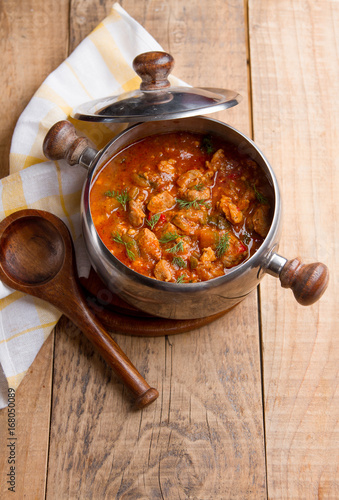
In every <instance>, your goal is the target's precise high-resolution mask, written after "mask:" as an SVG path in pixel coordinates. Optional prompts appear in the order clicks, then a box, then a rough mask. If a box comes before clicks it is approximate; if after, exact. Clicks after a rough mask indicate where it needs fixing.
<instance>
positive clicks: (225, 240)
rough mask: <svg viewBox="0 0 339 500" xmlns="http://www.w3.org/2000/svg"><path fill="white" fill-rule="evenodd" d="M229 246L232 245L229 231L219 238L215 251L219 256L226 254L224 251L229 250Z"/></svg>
mask: <svg viewBox="0 0 339 500" xmlns="http://www.w3.org/2000/svg"><path fill="white" fill-rule="evenodd" d="M229 246H230V237H229V234H228V233H225V234H223V235H222V236H221V237H220V238H219V241H218V244H217V248H216V252H215V253H216V255H217V257H221V256H222V255H224V253H225V252H226V251H227V250H228V247H229Z"/></svg>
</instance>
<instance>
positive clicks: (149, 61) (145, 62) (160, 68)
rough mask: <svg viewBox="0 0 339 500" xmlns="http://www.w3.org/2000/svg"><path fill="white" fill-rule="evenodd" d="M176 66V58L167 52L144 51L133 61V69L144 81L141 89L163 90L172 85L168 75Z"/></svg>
mask: <svg viewBox="0 0 339 500" xmlns="http://www.w3.org/2000/svg"><path fill="white" fill-rule="evenodd" d="M173 66H174V59H173V57H172V56H171V55H170V54H167V52H144V53H143V54H139V55H138V56H137V57H136V58H135V59H134V61H133V69H134V71H135V72H136V73H137V74H138V75H139V76H140V78H141V80H142V82H141V84H140V90H162V89H164V88H166V87H170V86H171V84H170V82H169V81H168V79H167V77H168V75H169V74H170V72H171V71H172V68H173Z"/></svg>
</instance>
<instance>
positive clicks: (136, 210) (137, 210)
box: [128, 200, 146, 227]
mask: <svg viewBox="0 0 339 500" xmlns="http://www.w3.org/2000/svg"><path fill="white" fill-rule="evenodd" d="M145 217H146V214H145V212H144V211H143V205H142V204H141V203H140V202H139V203H138V202H137V201H135V200H130V201H129V202H128V218H129V221H130V223H131V224H132V225H133V226H134V227H138V226H141V224H142V223H143V221H144V218H145Z"/></svg>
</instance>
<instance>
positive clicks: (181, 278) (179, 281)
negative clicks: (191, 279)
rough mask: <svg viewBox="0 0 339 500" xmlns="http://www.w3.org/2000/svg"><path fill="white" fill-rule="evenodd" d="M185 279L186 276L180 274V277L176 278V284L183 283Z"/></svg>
mask: <svg viewBox="0 0 339 500" xmlns="http://www.w3.org/2000/svg"><path fill="white" fill-rule="evenodd" d="M185 279H187V276H186V274H180V276H178V278H177V283H185V281H184V280H185Z"/></svg>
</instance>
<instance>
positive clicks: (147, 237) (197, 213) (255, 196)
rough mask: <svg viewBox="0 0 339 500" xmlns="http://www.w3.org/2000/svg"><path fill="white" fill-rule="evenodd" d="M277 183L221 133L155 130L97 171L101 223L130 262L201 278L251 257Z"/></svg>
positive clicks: (167, 275) (107, 239)
mask: <svg viewBox="0 0 339 500" xmlns="http://www.w3.org/2000/svg"><path fill="white" fill-rule="evenodd" d="M271 199H273V196H272V189H271V187H270V185H269V184H268V182H267V179H266V177H265V175H264V173H263V172H262V170H261V168H260V167H259V166H258V165H257V163H256V162H255V161H253V160H252V159H251V158H250V157H249V156H247V155H245V154H243V153H241V152H240V151H239V150H238V149H237V147H236V146H234V145H232V144H229V143H227V142H224V141H222V140H221V139H220V138H218V137H216V136H205V135H200V134H192V133H189V132H176V133H169V134H163V135H158V136H151V137H148V138H146V139H143V140H141V141H139V142H137V143H135V144H132V145H130V146H128V147H127V148H126V149H124V150H122V151H120V152H119V153H118V154H116V155H115V156H114V157H113V158H111V159H110V160H109V161H108V162H107V163H106V165H105V166H104V167H103V168H102V169H101V171H100V172H99V173H98V175H97V176H96V178H95V181H94V183H93V186H92V189H91V193H90V207H91V214H92V218H93V222H94V225H95V228H96V230H97V232H98V234H99V236H100V238H101V240H102V241H103V243H104V244H105V246H106V247H107V248H108V250H109V251H110V252H111V253H112V254H113V255H115V257H116V258H117V259H119V260H120V261H121V262H122V263H123V264H125V265H126V266H128V267H130V268H131V269H133V270H134V271H136V272H138V273H141V274H143V275H145V276H148V277H150V278H155V279H158V280H162V281H167V282H172V283H175V282H177V283H194V282H199V281H206V280H209V279H213V278H216V277H218V276H223V275H224V274H226V273H227V272H228V269H230V268H232V267H234V266H237V265H239V264H240V263H242V262H244V261H245V260H247V259H248V258H249V257H250V256H251V255H253V253H254V252H256V250H257V249H258V248H259V246H260V245H261V243H262V242H263V240H264V238H265V236H266V234H267V233H268V230H269V227H270V224H271V220H272V215H271V207H270V201H269V200H271Z"/></svg>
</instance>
